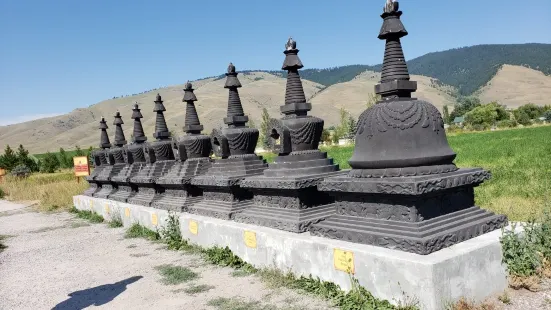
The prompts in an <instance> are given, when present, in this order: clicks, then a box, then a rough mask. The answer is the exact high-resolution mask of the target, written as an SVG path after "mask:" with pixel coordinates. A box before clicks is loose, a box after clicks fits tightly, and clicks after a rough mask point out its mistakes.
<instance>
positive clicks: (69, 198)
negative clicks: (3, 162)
mask: <svg viewBox="0 0 551 310" xmlns="http://www.w3.org/2000/svg"><path fill="white" fill-rule="evenodd" d="M0 187H2V189H3V190H4V191H5V192H6V199H8V200H11V201H23V200H33V201H34V200H38V201H40V203H39V205H38V208H39V209H40V210H41V211H55V210H69V209H70V208H71V207H72V206H73V196H75V195H79V194H82V192H83V191H84V190H85V189H86V188H88V182H86V181H85V180H80V183H77V180H76V178H75V176H74V174H73V172H72V171H71V172H68V171H63V172H59V173H36V174H33V175H31V176H30V177H28V178H26V179H19V178H16V177H12V176H9V175H8V176H6V177H5V178H4V182H3V183H2V184H0Z"/></svg>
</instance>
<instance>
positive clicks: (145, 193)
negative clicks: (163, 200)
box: [127, 183, 155, 207]
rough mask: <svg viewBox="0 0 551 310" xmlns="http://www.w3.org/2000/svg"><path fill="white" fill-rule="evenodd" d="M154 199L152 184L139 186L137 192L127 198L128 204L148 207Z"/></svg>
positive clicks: (153, 186)
mask: <svg viewBox="0 0 551 310" xmlns="http://www.w3.org/2000/svg"><path fill="white" fill-rule="evenodd" d="M154 198H155V185H154V184H151V183H150V184H139V187H138V192H137V193H136V194H135V195H134V196H133V197H130V198H128V201H127V202H128V203H131V204H135V205H140V206H145V207H149V206H150V205H151V203H152V202H153V199H154Z"/></svg>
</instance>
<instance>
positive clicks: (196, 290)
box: [184, 284, 215, 295]
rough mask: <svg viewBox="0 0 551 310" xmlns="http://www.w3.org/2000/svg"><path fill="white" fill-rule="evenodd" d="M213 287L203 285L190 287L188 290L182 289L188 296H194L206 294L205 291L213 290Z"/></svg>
mask: <svg viewBox="0 0 551 310" xmlns="http://www.w3.org/2000/svg"><path fill="white" fill-rule="evenodd" d="M214 288H215V287H214V286H212V285H205V284H200V285H192V286H190V287H188V288H185V289H184V292H185V293H186V294H189V295H195V294H199V293H203V292H207V291H210V290H212V289H214Z"/></svg>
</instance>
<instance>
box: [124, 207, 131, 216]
mask: <svg viewBox="0 0 551 310" xmlns="http://www.w3.org/2000/svg"><path fill="white" fill-rule="evenodd" d="M124 216H126V217H130V209H129V208H124Z"/></svg>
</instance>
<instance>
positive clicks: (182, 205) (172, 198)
mask: <svg viewBox="0 0 551 310" xmlns="http://www.w3.org/2000/svg"><path fill="white" fill-rule="evenodd" d="M182 101H184V102H186V119H185V125H184V131H185V132H186V135H184V136H183V137H181V138H180V140H179V141H178V143H177V148H176V150H177V154H178V160H177V161H176V163H175V164H174V166H172V169H171V170H170V171H169V172H168V173H167V174H166V175H163V176H161V177H159V178H158V179H157V181H156V183H157V186H159V187H162V188H163V190H162V191H158V194H157V195H156V196H155V198H154V200H153V203H152V206H153V207H155V208H159V209H164V210H169V211H180V212H181V211H187V207H188V206H190V205H193V204H195V203H198V202H200V201H201V199H202V198H203V191H202V189H200V188H199V187H197V186H195V185H192V184H191V179H192V178H193V177H195V176H199V175H202V174H205V173H206V172H207V171H208V169H209V168H210V167H211V164H212V160H211V159H210V157H209V155H210V153H211V151H212V146H211V142H210V137H209V136H207V135H202V134H201V130H203V125H201V123H200V121H199V116H198V115H197V110H196V108H195V101H197V97H196V96H195V94H194V93H193V87H192V85H191V83H190V82H189V81H188V82H187V83H186V85H185V87H184V98H183V99H182Z"/></svg>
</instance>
